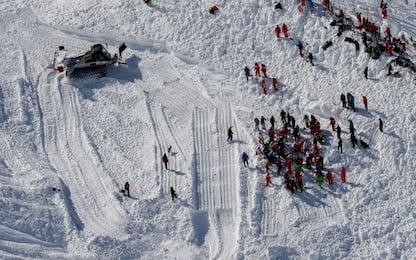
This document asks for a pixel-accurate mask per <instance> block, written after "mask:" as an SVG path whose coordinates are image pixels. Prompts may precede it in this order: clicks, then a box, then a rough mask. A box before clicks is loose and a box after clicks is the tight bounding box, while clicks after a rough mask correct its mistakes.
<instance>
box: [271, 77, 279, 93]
mask: <svg viewBox="0 0 416 260" xmlns="http://www.w3.org/2000/svg"><path fill="white" fill-rule="evenodd" d="M277 85H278V84H277V79H276V78H273V80H272V87H273V90H274V91H277V90H278V89H279V88H278V86H277Z"/></svg>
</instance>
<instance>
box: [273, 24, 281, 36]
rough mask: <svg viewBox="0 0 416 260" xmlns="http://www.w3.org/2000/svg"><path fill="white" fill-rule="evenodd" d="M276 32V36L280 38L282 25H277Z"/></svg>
mask: <svg viewBox="0 0 416 260" xmlns="http://www.w3.org/2000/svg"><path fill="white" fill-rule="evenodd" d="M274 32H275V33H276V37H277V38H280V26H279V25H276V28H274Z"/></svg>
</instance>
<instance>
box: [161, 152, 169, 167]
mask: <svg viewBox="0 0 416 260" xmlns="http://www.w3.org/2000/svg"><path fill="white" fill-rule="evenodd" d="M162 162H163V163H164V164H165V169H166V170H167V169H168V162H169V159H168V156H167V155H166V153H164V154H163V156H162Z"/></svg>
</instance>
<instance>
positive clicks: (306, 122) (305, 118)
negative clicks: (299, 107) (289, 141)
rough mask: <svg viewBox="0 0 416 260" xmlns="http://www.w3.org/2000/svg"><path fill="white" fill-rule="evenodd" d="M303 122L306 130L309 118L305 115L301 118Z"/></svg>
mask: <svg viewBox="0 0 416 260" xmlns="http://www.w3.org/2000/svg"><path fill="white" fill-rule="evenodd" d="M303 120H304V121H305V125H306V128H309V123H310V121H309V116H308V115H306V114H305V116H304V117H303Z"/></svg>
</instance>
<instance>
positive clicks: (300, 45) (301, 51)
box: [296, 41, 303, 58]
mask: <svg viewBox="0 0 416 260" xmlns="http://www.w3.org/2000/svg"><path fill="white" fill-rule="evenodd" d="M296 46H298V49H299V56H301V57H302V58H303V44H302V42H301V41H299V42H298V44H297V45H296Z"/></svg>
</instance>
